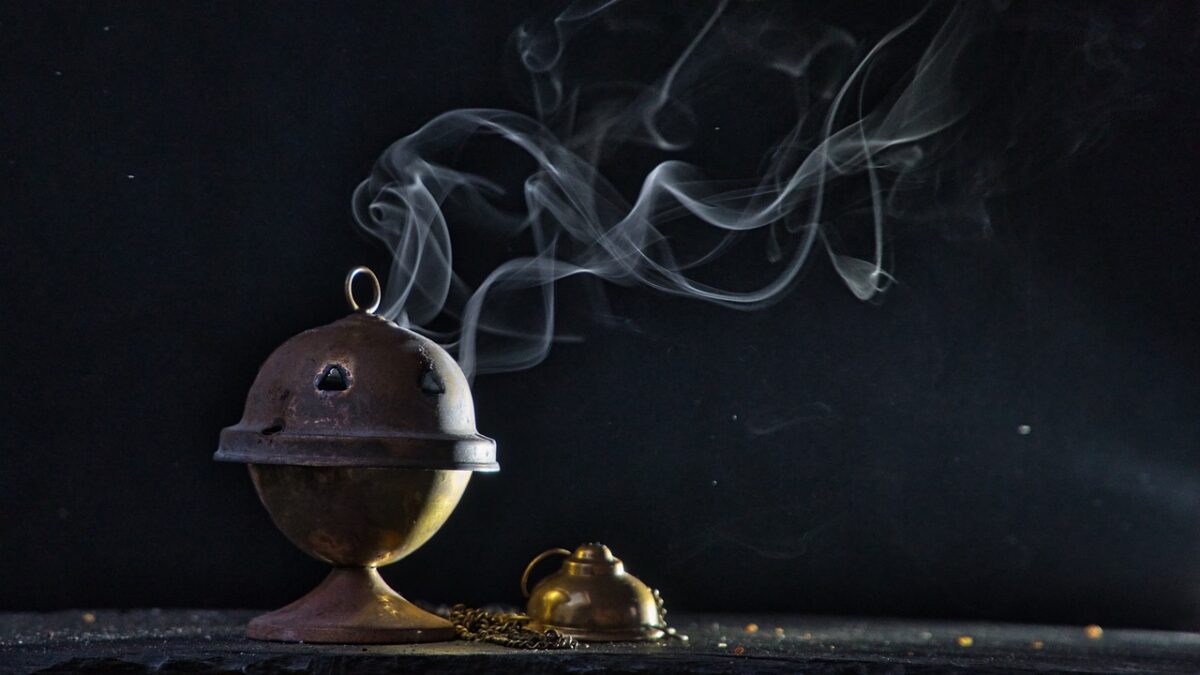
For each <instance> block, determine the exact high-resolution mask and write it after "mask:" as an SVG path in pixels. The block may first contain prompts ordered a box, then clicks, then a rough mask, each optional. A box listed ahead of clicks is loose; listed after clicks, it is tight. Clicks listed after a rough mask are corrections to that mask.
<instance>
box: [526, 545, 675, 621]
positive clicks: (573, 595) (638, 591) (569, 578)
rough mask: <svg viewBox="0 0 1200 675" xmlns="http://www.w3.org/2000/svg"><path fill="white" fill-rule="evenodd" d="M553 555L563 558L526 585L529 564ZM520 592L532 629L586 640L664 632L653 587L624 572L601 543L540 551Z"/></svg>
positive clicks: (659, 608) (618, 561)
mask: <svg viewBox="0 0 1200 675" xmlns="http://www.w3.org/2000/svg"><path fill="white" fill-rule="evenodd" d="M553 555H562V556H567V559H566V560H565V561H563V564H562V567H561V568H560V569H559V570H558V571H557V572H555V573H554V574H551V575H550V576H548V577H546V578H545V579H542V580H541V581H539V582H538V583H537V585H535V586H534V587H533V590H532V591H530V590H529V586H528V583H529V575H530V573H531V572H532V571H533V567H534V566H535V565H537V564H538V563H539V562H541V561H542V560H545V559H546V558H548V557H550V556H553ZM521 592H522V593H524V594H525V597H527V598H529V602H528V605H527V607H526V614H527V615H528V616H529V627H530V628H532V629H534V630H540V631H546V630H550V629H553V630H556V631H558V632H560V633H562V634H564V635H569V636H571V637H574V638H578V639H580V640H589V641H624V640H657V639H660V638H662V637H663V636H664V635H665V634H666V630H667V627H666V623H665V622H664V621H663V608H662V598H661V596H659V594H658V591H655V590H652V589H651V588H650V587H649V586H647V585H646V584H644V583H642V582H641V580H639V579H638V578H637V577H635V576H633V575H632V574H629V573H628V572H626V571H625V565H624V563H622V562H621V560H620V559H619V558H617V557H616V556H614V555H613V553H612V551H611V550H609V548H608V547H607V546H605V545H604V544H600V543H591V544H583V545H581V546H579V547H578V548H576V549H575V551H574V552H572V551H568V550H566V549H562V548H556V549H550V550H549V551H544V552H542V553H541V554H539V555H538V556H537V557H536V558H534V559H533V560H532V561H531V562H530V563H529V565H528V566H527V567H526V568H525V574H524V575H523V576H522V577H521Z"/></svg>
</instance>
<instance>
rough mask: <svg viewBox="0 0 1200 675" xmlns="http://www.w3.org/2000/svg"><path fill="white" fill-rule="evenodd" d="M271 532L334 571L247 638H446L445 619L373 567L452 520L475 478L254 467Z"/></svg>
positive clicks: (255, 623)
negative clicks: (389, 582)
mask: <svg viewBox="0 0 1200 675" xmlns="http://www.w3.org/2000/svg"><path fill="white" fill-rule="evenodd" d="M249 468H250V477H251V479H252V480H253V481H254V487H255V489H256V490H257V491H258V496H259V498H260V499H261V500H262V503H263V506H265V507H266V508H267V511H268V512H269V513H270V514H271V519H272V520H273V521H274V522H275V525H276V526H277V527H279V529H280V530H281V531H282V532H283V533H284V535H286V536H287V538H288V539H289V540H291V542H292V543H293V544H295V545H296V546H297V547H298V548H300V549H301V550H303V551H304V552H305V553H308V554H309V555H311V556H312V557H314V558H316V559H318V560H321V561H323V562H326V563H329V564H330V565H333V571H332V572H330V574H329V576H328V577H326V579H325V581H323V582H322V583H321V585H320V586H318V587H317V588H315V589H313V590H312V591H310V592H309V593H308V594H307V595H305V596H304V597H302V598H300V599H299V600H297V601H296V602H293V603H292V604H290V605H288V606H286V607H284V608H282V609H279V610H277V611H274V612H271V613H269V614H264V615H262V616H259V617H257V618H255V619H253V620H251V621H250V624H249V626H248V627H247V630H246V634H247V636H249V637H251V638H254V639H258V640H282V641H289V642H363V643H366V642H374V643H398V642H430V641H438V640H451V639H453V638H454V627H453V626H452V625H451V624H450V622H449V621H446V620H445V619H443V618H441V617H438V616H435V615H433V614H430V613H429V612H426V611H424V610H422V609H419V608H418V607H416V606H415V605H413V604H412V603H411V602H409V601H407V600H405V599H404V598H403V597H402V596H401V595H400V594H398V593H396V592H395V591H393V590H392V589H391V588H389V587H388V586H387V584H386V583H385V582H384V581H383V579H382V578H381V577H380V576H379V571H378V569H377V568H379V567H381V566H383V565H389V564H391V563H393V562H396V561H397V560H400V559H401V558H403V557H405V556H407V555H408V554H409V553H412V552H413V551H415V550H416V549H418V548H420V547H421V545H422V544H424V543H425V542H426V541H428V540H429V538H430V537H432V536H433V535H434V534H435V533H436V532H437V531H438V529H439V528H440V527H441V526H442V524H443V523H445V522H446V519H447V518H449V517H450V514H451V513H452V512H453V511H454V508H455V507H456V506H457V505H458V500H459V499H460V498H461V497H462V495H463V492H464V491H465V490H466V489H467V483H468V482H469V481H470V480H471V472H470V471H465V470H459V471H454V470H424V469H391V468H382V469H381V468H361V467H324V466H288V465H278V464H250V465H249Z"/></svg>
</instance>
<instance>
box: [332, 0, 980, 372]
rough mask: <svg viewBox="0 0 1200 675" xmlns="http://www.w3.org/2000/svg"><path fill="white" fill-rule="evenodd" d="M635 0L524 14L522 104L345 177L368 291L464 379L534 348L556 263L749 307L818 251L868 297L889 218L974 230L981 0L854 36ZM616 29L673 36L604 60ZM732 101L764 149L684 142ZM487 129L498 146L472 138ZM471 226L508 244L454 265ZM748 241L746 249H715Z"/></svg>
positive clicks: (540, 351) (438, 123) (434, 135)
mask: <svg viewBox="0 0 1200 675" xmlns="http://www.w3.org/2000/svg"><path fill="white" fill-rule="evenodd" d="M792 4H793V5H795V4H797V3H792ZM688 6H689V8H695V7H697V5H691V4H689V5H688ZM646 9H652V8H647V7H645V6H642V7H641V8H640V9H639V8H638V7H633V6H626V5H624V4H622V3H620V2H618V1H616V0H607V1H598V2H596V1H593V2H576V3H574V4H572V5H570V6H569V7H568V8H567V9H566V10H565V11H563V12H562V13H561V14H559V15H557V16H556V17H554V18H553V19H552V20H550V21H548V22H544V23H541V24H538V23H534V22H531V23H529V24H527V25H524V26H522V27H520V28H519V29H518V30H517V31H516V32H515V33H514V35H513V39H512V44H513V46H514V48H515V52H516V55H517V58H518V61H519V64H520V68H521V69H522V71H523V77H525V78H526V79H527V80H528V82H529V83H530V89H531V93H530V97H531V100H530V107H531V109H532V112H531V113H529V114H523V113H519V112H513V111H509V110H500V109H484V108H479V109H462V110H454V111H450V112H446V113H443V114H441V115H439V116H437V117H436V118H434V119H432V120H430V121H429V122H428V123H427V124H426V125H425V126H423V127H421V128H420V129H418V130H417V131H415V132H413V133H411V134H409V135H407V136H405V137H403V138H401V139H400V140H398V141H396V142H395V143H394V144H392V145H391V146H390V147H389V148H387V150H386V151H385V152H384V153H383V154H382V156H381V157H380V158H379V160H378V161H377V163H376V165H375V167H374V169H373V170H372V172H371V174H370V176H369V177H368V178H367V179H366V180H365V181H363V183H362V184H361V185H360V186H359V187H358V189H357V190H356V192H355V194H354V199H353V212H354V216H355V219H356V222H357V224H358V226H359V227H361V228H362V230H363V231H364V232H366V233H367V234H368V235H370V236H372V237H374V238H377V239H378V240H379V241H381V242H383V243H384V245H385V246H386V247H387V249H388V251H389V252H390V253H391V256H392V263H391V269H390V271H389V274H388V279H387V283H386V288H385V291H384V303H383V306H382V308H381V311H380V313H381V314H383V315H385V316H387V317H389V318H392V319H395V320H397V321H398V322H400V323H401V324H403V325H407V326H409V327H411V328H413V329H414V330H417V331H420V332H422V333H424V334H426V335H429V336H431V337H433V338H434V339H437V340H438V341H439V342H441V343H442V344H443V345H444V346H446V347H447V348H448V349H449V350H450V351H451V352H452V353H453V354H454V355H455V356H456V358H457V359H458V361H459V363H460V364H461V365H462V367H463V369H464V371H466V373H467V374H468V376H469V377H472V376H474V375H475V374H479V373H491V372H503V371H512V370H519V369H523V368H529V367H532V366H534V365H536V364H538V363H539V362H541V361H542V360H543V359H544V358H545V357H546V355H547V353H548V352H549V349H550V346H551V344H552V343H553V341H554V340H555V339H556V333H555V322H556V317H555V315H556V310H557V309H558V308H557V306H556V288H557V286H558V283H559V282H561V281H563V280H565V279H568V278H572V277H587V278H593V279H599V280H602V281H604V282H608V283H613V284H622V285H637V286H643V287H646V288H650V289H653V290H655V291H659V292H662V293H666V294H671V295H676V296H683V297H687V298H692V299H695V300H699V301H704V302H710V303H716V304H719V305H723V306H726V307H731V308H737V309H747V310H749V309H759V308H763V307H766V306H769V305H771V304H772V303H774V302H777V301H778V300H779V299H780V298H781V297H783V296H784V294H785V293H787V291H788V290H789V289H790V288H792V287H793V286H794V285H795V283H796V281H797V278H798V275H799V273H800V272H801V270H802V269H803V268H804V267H805V265H807V264H809V263H810V261H811V260H812V259H813V258H814V257H815V256H820V257H823V258H825V259H827V260H828V261H829V262H830V263H831V264H832V266H833V269H834V270H836V272H837V274H838V275H839V276H840V277H841V279H842V280H843V281H844V282H845V286H846V287H847V288H848V289H849V290H850V292H851V293H852V294H853V295H854V296H855V297H857V298H859V299H861V300H870V299H872V298H874V297H875V296H877V295H878V294H879V293H881V292H883V291H884V290H886V289H887V287H888V286H889V284H891V283H893V276H892V274H890V273H889V267H890V251H889V248H888V237H889V234H888V227H889V225H890V224H891V223H893V222H897V221H900V220H903V219H905V218H917V217H920V218H929V217H930V214H936V219H937V220H939V221H940V222H947V221H949V222H958V223H971V224H973V225H974V226H977V228H978V229H983V230H986V229H987V228H988V216H987V211H986V209H985V208H984V206H985V205H984V200H985V199H986V197H987V195H988V192H989V181H990V180H991V179H992V178H993V177H994V175H995V171H994V170H993V168H992V167H989V165H988V164H987V163H986V162H983V161H980V160H979V159H978V157H979V155H978V153H973V152H972V149H974V148H978V147H981V146H982V145H983V143H982V141H980V142H976V141H979V139H972V137H971V134H970V128H969V125H964V124H963V121H964V119H965V118H967V117H968V116H969V115H970V114H971V113H972V110H973V106H974V105H975V104H976V102H977V101H976V99H977V98H978V93H979V91H980V87H979V86H978V83H979V82H980V80H981V77H982V76H983V74H984V73H986V72H987V64H986V59H984V58H982V57H981V56H980V55H979V54H978V53H977V52H978V51H979V50H978V49H977V44H978V42H979V39H978V38H979V36H980V35H981V34H982V33H984V32H986V31H988V30H989V29H990V28H991V27H992V24H993V23H994V14H995V11H994V10H992V9H991V8H989V7H987V6H986V5H984V4H983V3H964V4H961V5H957V4H956V5H940V4H938V5H932V6H930V7H927V8H925V9H924V10H922V11H920V12H918V13H916V14H915V15H913V16H911V17H908V18H906V19H905V20H903V21H902V22H901V23H899V25H897V26H895V27H894V28H892V29H891V30H887V31H880V32H881V35H879V36H878V37H876V38H874V39H872V40H869V41H864V40H861V39H858V38H855V37H854V36H852V35H851V34H850V33H849V32H847V31H846V30H842V29H840V28H837V27H836V26H831V25H826V24H823V23H820V22H818V21H816V20H814V19H813V18H811V17H805V16H801V15H799V14H796V12H800V11H802V10H803V8H799V9H798V8H796V7H790V8H786V11H785V10H779V9H778V8H772V10H771V11H770V12H767V11H765V10H764V8H763V7H761V6H760V5H758V3H747V4H744V5H743V4H734V5H730V3H729V2H726V1H722V2H720V3H718V4H716V5H715V6H713V7H712V8H711V11H708V13H706V14H704V15H702V16H694V17H690V16H686V15H684V16H668V17H646V16H644V14H645V11H644V10H646ZM789 11H790V12H792V13H791V14H789V13H788V12H789ZM664 26H670V27H673V29H670V30H668V29H667V28H664ZM680 34H686V36H687V38H686V42H678V44H674V43H672V42H671V40H670V39H669V36H673V35H674V36H677V35H680ZM614 36H615V37H614ZM605 40H612V42H611V43H610V44H611V45H612V46H611V49H612V51H608V50H606V49H605V48H603V47H597V46H596V45H598V44H599V45H603V44H605V42H604V41H605ZM577 43H583V46H582V47H579V48H578V49H577V48H576V44H577ZM628 43H641V44H643V45H644V44H647V43H648V44H652V45H653V44H661V45H663V46H664V47H663V48H664V49H665V48H666V46H667V45H670V46H671V47H672V49H673V53H672V56H671V58H670V60H668V61H664V62H662V67H661V68H658V69H657V70H655V69H653V68H651V67H650V65H652V64H647V65H646V66H645V67H639V68H636V69H633V70H637V71H639V72H621V73H616V74H613V73H604V72H597V71H603V70H604V69H603V68H602V67H597V64H598V63H603V62H606V61H611V62H613V63H623V64H624V65H625V69H626V70H627V71H628V70H630V68H629V63H630V62H631V61H632V59H629V58H625V59H621V58H618V57H619V55H618V54H617V52H619V50H620V48H621V47H620V46H621V45H622V44H628ZM580 64H582V65H580ZM641 71H653V72H649V73H647V72H641ZM739 99H746V100H748V101H751V105H753V102H755V101H766V102H768V104H767V105H764V106H763V107H762V108H761V113H757V112H754V111H751V112H752V113H753V114H755V115H756V117H755V118H754V119H753V120H749V121H746V123H744V124H742V125H741V128H742V129H745V128H747V127H750V126H755V127H761V129H768V130H777V133H776V134H775V135H774V136H772V137H770V138H767V139H765V140H764V141H763V143H762V146H763V147H762V152H761V159H760V160H759V161H758V162H757V164H755V165H754V166H753V167H752V169H750V170H746V169H745V168H744V167H735V166H726V165H723V164H722V163H721V162H713V161H711V160H708V161H705V162H704V165H703V166H701V165H699V164H697V163H696V162H695V161H689V159H688V158H689V157H695V156H701V157H703V155H704V154H705V153H704V152H703V148H702V147H698V146H702V145H704V144H705V143H708V142H709V140H710V139H712V138H714V137H715V136H716V134H717V133H718V132H720V128H721V127H720V125H719V124H714V119H715V120H718V121H719V120H720V119H722V118H721V116H720V114H714V113H712V112H711V108H712V107H713V106H714V105H715V106H717V107H720V104H721V102H722V101H730V100H732V101H735V102H736V101H737V100H739ZM743 112H744V110H743ZM767 118H770V119H767ZM760 123H761V124H760ZM749 135H758V136H761V135H762V132H761V131H756V132H754V133H752V134H749ZM725 142H728V141H725ZM747 142H748V143H749V141H747ZM989 142H994V139H989ZM479 147H484V148H486V151H487V152H485V153H484V154H487V153H491V154H487V156H489V157H493V158H495V157H501V158H503V159H502V160H498V161H497V160H494V159H493V161H490V162H483V165H482V166H477V165H475V164H472V163H471V162H470V161H468V160H465V159H464V158H465V157H469V156H471V155H472V151H473V149H475V148H479ZM730 164H733V162H730ZM641 166H645V167H646V169H645V170H644V171H641V170H640V169H638V170H636V171H635V169H637V168H638V167H641ZM634 172H636V173H637V175H638V176H640V177H641V178H640V181H633V182H631V181H629V180H628V176H629V174H631V173H634ZM614 174H620V177H621V178H622V179H623V180H617V179H614V178H612V176H613V175H614ZM452 235H453V236H452ZM467 236H470V237H483V238H487V239H488V241H496V242H498V243H497V250H503V251H506V252H508V251H511V254H508V255H506V257H505V258H504V259H502V260H499V261H496V263H495V264H494V265H491V266H490V267H489V269H488V270H486V271H485V272H484V273H482V274H480V275H478V276H479V277H480V278H478V279H472V280H469V279H468V278H467V277H466V276H465V275H463V274H462V273H461V272H460V270H459V269H458V268H457V267H456V263H458V262H460V261H456V258H455V255H454V253H455V251H454V246H453V245H452V242H453V240H454V238H455V237H467ZM746 246H754V247H757V250H758V253H757V254H756V256H754V258H755V259H756V260H757V261H758V263H756V264H754V265H751V266H750V267H752V268H753V269H747V265H746V263H745V256H743V255H729V253H730V251H732V250H734V249H739V250H744V247H746Z"/></svg>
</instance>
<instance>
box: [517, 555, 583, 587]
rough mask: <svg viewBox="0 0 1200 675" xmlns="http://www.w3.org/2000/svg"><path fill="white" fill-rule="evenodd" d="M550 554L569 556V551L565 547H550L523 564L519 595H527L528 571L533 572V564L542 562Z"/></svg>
mask: <svg viewBox="0 0 1200 675" xmlns="http://www.w3.org/2000/svg"><path fill="white" fill-rule="evenodd" d="M552 555H565V556H569V555H571V552H570V551H568V550H567V549H565V548H552V549H548V550H545V551H542V552H541V553H539V554H537V557H536V558H534V559H533V560H530V561H529V564H528V565H526V566H525V573H524V574H522V575H521V595H523V596H525V597H527V598H528V597H529V574H530V572H533V566H534V565H537V564H538V563H540V562H542V561H543V560H545V559H546V558H549V557H550V556H552Z"/></svg>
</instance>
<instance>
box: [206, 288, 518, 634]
mask: <svg viewBox="0 0 1200 675" xmlns="http://www.w3.org/2000/svg"><path fill="white" fill-rule="evenodd" d="M358 274H367V275H368V276H369V277H370V278H371V279H372V280H373V281H374V284H373V285H374V292H375V297H374V298H373V299H372V301H371V302H368V303H363V304H360V303H358V302H356V301H355V300H354V295H353V292H352V289H351V288H350V283H351V281H352V280H353V278H354V277H355V276H356V275H358ZM346 289H347V297H348V298H349V300H350V303H351V306H352V307H354V308H355V309H360V308H365V309H361V311H359V312H357V313H355V314H352V315H350V316H348V317H346V318H344V319H342V320H340V321H336V322H334V323H332V324H330V325H328V326H324V327H321V328H316V329H313V330H309V331H306V332H304V333H301V334H300V335H297V336H295V337H293V338H292V339H290V340H288V341H287V342H285V343H284V344H283V345H282V346H280V347H279V348H278V349H276V350H275V352H274V353H273V354H271V356H270V357H269V358H268V359H267V361H266V363H264V364H263V366H262V369H261V370H260V371H259V373H258V377H257V378H256V379H255V381H254V385H253V386H252V387H251V389H250V393H249V395H248V396H247V397H246V410H245V413H244V414H243V416H242V420H241V421H240V422H239V423H238V424H236V425H234V426H232V427H228V428H226V429H224V430H223V431H222V432H221V444H220V448H219V449H218V450H217V453H216V459H217V460H220V461H231V462H243V463H246V464H247V465H249V468H250V476H251V479H252V480H253V482H254V487H255V489H256V490H257V491H258V495H259V498H260V499H261V500H262V503H263V505H264V506H265V507H266V508H267V511H268V512H269V513H270V514H271V518H272V520H274V522H275V524H276V526H278V527H279V529H280V530H281V531H282V532H283V533H284V534H285V535H286V536H287V538H288V539H290V540H291V541H292V543H294V544H295V545H296V546H298V547H299V548H300V549H302V550H303V551H305V552H306V553H308V554H309V555H312V556H313V557H315V558H317V559H319V560H322V561H324V562H327V563H329V564H331V565H333V566H334V569H333V571H332V572H331V573H330V575H329V576H328V577H327V578H326V579H325V581H324V582H322V583H321V585H319V586H318V587H317V588H316V589H314V590H313V591H311V592H309V594H308V595H306V596H304V597H303V598H301V599H299V600H297V601H296V602H294V603H292V604H290V605H288V606H287V607H284V608H283V609H280V610H277V611H275V612H271V613H270V614H265V615H263V616H260V617H257V618H255V619H254V620H252V621H251V622H250V625H249V626H248V628H247V631H246V634H247V635H248V636H249V637H252V638H256V639H260V640H283V641H303V642H342V643H390V642H432V641H438V640H450V639H453V638H454V635H455V631H454V627H453V626H452V625H451V624H450V622H448V621H446V620H445V619H442V618H440V617H438V616H435V615H433V614H431V613H429V612H426V611H423V610H421V609H418V608H417V607H416V606H414V605H413V604H412V603H410V602H408V601H407V600H405V599H404V598H403V597H401V596H400V595H399V594H397V593H396V592H395V591H393V590H392V589H390V588H388V586H387V584H386V583H384V581H383V579H382V578H380V576H379V573H378V571H377V570H376V568H377V567H379V566H382V565H388V564H390V563H393V562H395V561H397V560H399V559H401V558H403V557H405V556H407V555H408V554H410V553H412V552H413V551H415V550H416V549H418V548H420V547H421V545H422V544H424V543H425V542H426V541H428V540H429V538H430V537H432V536H433V535H434V533H436V532H437V531H438V528H440V527H441V526H442V524H443V523H444V522H446V519H447V518H449V517H450V514H451V513H452V512H453V511H454V508H455V506H457V505H458V501H459V499H460V498H461V497H462V495H463V491H465V490H466V488H467V483H468V482H469V481H470V478H471V472H472V471H496V470H498V469H499V466H498V465H497V464H496V446H495V442H494V441H492V440H491V439H489V438H486V437H484V436H480V435H479V434H478V433H476V431H475V410H474V405H473V403H472V400H471V392H470V390H469V388H468V386H467V381H466V378H465V377H464V376H463V373H462V371H461V370H460V369H459V368H458V365H457V364H456V363H455V362H454V360H453V359H452V358H451V357H450V355H449V354H447V353H446V352H445V351H444V350H443V349H442V348H441V347H439V346H437V345H436V344H435V343H433V342H432V341H430V340H428V339H426V338H424V337H422V336H420V335H417V334H416V333H413V332H412V331H409V330H406V329H404V328H401V327H400V326H397V325H396V324H395V323H392V322H391V321H388V320H386V319H383V318H381V317H377V316H373V315H372V314H371V312H373V311H374V310H375V309H376V308H377V307H378V306H379V297H378V296H379V283H378V279H376V278H375V275H374V274H373V273H371V272H370V270H367V269H366V268H357V269H355V270H353V271H352V272H351V273H350V275H349V276H348V277H347V280H346ZM431 382H432V383H436V384H438V385H439V386H436V387H434V386H430V384H429V383H431Z"/></svg>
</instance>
